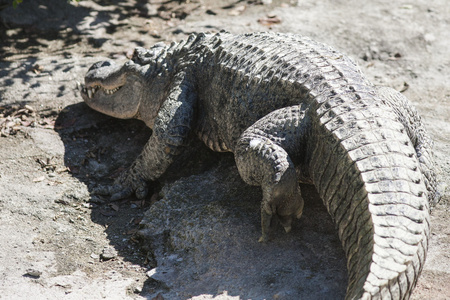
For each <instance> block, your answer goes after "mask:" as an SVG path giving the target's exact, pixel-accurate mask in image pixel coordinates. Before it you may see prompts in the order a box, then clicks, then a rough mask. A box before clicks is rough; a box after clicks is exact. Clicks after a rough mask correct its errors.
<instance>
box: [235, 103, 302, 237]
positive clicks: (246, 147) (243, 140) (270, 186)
mask: <svg viewBox="0 0 450 300" xmlns="http://www.w3.org/2000/svg"><path fill="white" fill-rule="evenodd" d="M304 117H305V109H304V108H302V107H301V106H292V107H286V108H282V109H279V110H276V111H274V112H272V113H270V114H268V115H267V116H265V117H263V118H262V119H260V120H258V121H257V122H256V123H254V124H253V125H252V126H250V127H249V128H248V129H247V130H245V131H244V133H243V134H242V135H241V137H240V139H239V140H238V143H237V145H236V148H235V151H234V154H235V160H236V165H237V167H238V170H239V173H240V175H241V177H242V179H243V180H244V181H245V182H246V183H248V184H250V185H259V186H261V189H262V192H263V199H262V203H261V227H262V228H261V229H262V236H261V238H260V239H259V241H260V242H265V241H267V240H268V232H269V228H270V223H271V219H272V217H273V215H274V214H276V215H277V216H278V219H279V220H280V223H281V224H282V225H283V227H284V229H285V230H286V232H289V231H290V230H291V223H292V220H293V219H294V218H300V217H301V215H302V212H303V198H302V196H301V192H300V187H299V184H298V179H297V172H296V168H295V166H294V163H293V160H292V158H291V156H292V157H294V158H298V157H299V156H301V153H302V151H301V149H302V148H304V147H303V145H304V143H303V140H304V137H305V136H306V134H305V132H306V131H307V127H308V126H307V125H306V122H305V118H304Z"/></svg>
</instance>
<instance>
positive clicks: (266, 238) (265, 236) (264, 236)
mask: <svg viewBox="0 0 450 300" xmlns="http://www.w3.org/2000/svg"><path fill="white" fill-rule="evenodd" d="M268 240H269V238H268V237H267V235H266V234H264V235H262V236H261V237H260V238H259V240H258V242H260V243H266V242H267V241H268Z"/></svg>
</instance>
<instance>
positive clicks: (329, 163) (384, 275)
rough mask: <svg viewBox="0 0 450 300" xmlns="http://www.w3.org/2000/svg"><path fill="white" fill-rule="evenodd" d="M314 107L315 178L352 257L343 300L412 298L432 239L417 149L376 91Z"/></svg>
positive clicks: (312, 165)
mask: <svg viewBox="0 0 450 300" xmlns="http://www.w3.org/2000/svg"><path fill="white" fill-rule="evenodd" d="M361 94H363V95H364V97H360V95H361ZM316 101H317V102H315V104H314V105H315V106H316V107H315V109H314V110H313V111H314V113H313V116H312V118H313V132H314V134H313V135H314V136H313V137H312V139H314V141H313V143H312V145H313V146H312V149H310V150H309V153H311V160H310V173H311V177H312V179H313V182H314V184H315V185H316V188H317V190H318V192H319V194H320V196H321V198H322V199H323V201H324V203H325V205H326V207H327V209H328V211H329V213H330V215H331V217H332V218H333V220H334V222H335V224H336V226H337V228H338V233H339V237H340V239H341V242H342V245H343V247H344V250H345V252H346V255H347V268H348V272H349V282H348V288H347V296H346V299H407V298H409V295H410V293H411V291H412V289H413V288H414V286H415V284H416V281H417V278H418V276H419V274H420V272H421V270H422V267H423V263H424V261H425V256H426V250H427V242H428V235H429V206H428V200H427V195H426V191H427V190H426V187H425V184H424V178H423V175H422V173H421V172H420V168H419V163H418V160H417V156H416V152H415V150H414V147H413V145H411V141H410V140H409V138H408V135H407V134H406V133H405V129H404V128H403V125H402V124H400V123H398V122H397V121H396V119H397V118H396V115H395V114H394V112H393V111H392V110H391V109H390V108H389V107H386V106H384V105H383V104H382V102H381V101H379V100H378V99H377V98H376V93H374V92H373V93H360V94H358V93H357V92H355V93H350V94H346V95H340V96H336V97H332V98H330V97H324V98H321V97H317V98H316Z"/></svg>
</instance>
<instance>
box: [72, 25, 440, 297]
mask: <svg viewBox="0 0 450 300" xmlns="http://www.w3.org/2000/svg"><path fill="white" fill-rule="evenodd" d="M81 94H82V97H83V99H84V101H85V103H86V104H87V105H88V106H90V107H91V108H93V109H94V110H97V111H99V112H102V113H104V114H107V115H110V116H113V117H116V118H123V119H127V118H136V119H139V120H142V121H144V122H145V124H146V125H147V126H148V127H150V128H151V129H152V135H151V137H150V138H149V140H148V142H147V144H146V145H145V146H144V149H143V150H142V152H141V154H140V155H139V156H138V157H137V159H136V160H135V161H134V162H133V163H132V164H131V166H130V167H129V169H127V170H126V171H125V172H124V173H123V174H122V175H121V176H119V178H118V179H117V180H116V182H115V183H114V184H113V185H112V186H110V187H109V189H108V193H109V194H110V195H111V199H112V200H117V199H122V198H126V197H129V196H131V195H135V196H136V197H137V198H144V197H146V196H147V193H148V186H147V184H148V182H149V181H153V180H156V179H158V178H159V177H160V176H161V175H162V174H163V173H164V172H165V171H166V169H167V168H168V166H169V165H170V164H171V163H172V162H173V160H174V158H175V157H176V156H177V155H179V154H180V153H181V152H182V151H184V150H187V149H185V148H187V147H186V143H187V141H188V139H189V138H192V136H198V138H199V139H200V140H201V141H203V142H204V143H205V144H206V145H207V146H208V147H209V148H210V149H212V150H214V151H219V152H232V153H233V154H234V157H235V162H236V165H237V168H238V171H239V174H240V176H241V177H242V179H243V180H244V181H245V182H246V183H248V184H250V185H256V186H260V187H261V189H262V202H261V227H262V236H261V238H260V241H261V242H265V241H267V240H268V239H269V229H270V223H271V219H272V217H273V216H274V215H277V217H278V220H279V221H280V223H281V224H282V226H283V227H284V228H285V230H286V231H287V232H289V231H290V230H291V224H292V221H293V220H294V219H296V218H300V217H301V215H302V213H303V199H302V195H301V190H300V185H299V182H303V183H307V184H313V185H314V186H315V188H316V190H317V191H318V194H319V195H320V197H321V199H322V200H323V203H324V204H325V206H326V208H327V210H328V212H329V214H330V215H331V217H332V219H333V221H334V223H335V224H336V228H337V231H338V235H339V238H340V240H341V242H342V245H343V248H344V250H345V253H346V257H347V269H348V274H349V275H348V286H347V292H346V299H407V298H409V296H410V295H411V292H412V290H413V289H414V287H415V285H416V282H417V279H418V276H419V275H420V273H421V271H422V268H423V265H424V262H425V257H426V252H427V245H428V239H429V235H430V222H429V221H430V219H429V213H430V207H431V205H432V204H433V203H435V202H437V201H438V199H439V192H438V191H437V181H436V169H435V164H434V159H433V154H432V140H431V139H430V137H429V136H428V134H427V133H426V131H425V128H424V125H423V123H422V121H421V118H420V116H419V115H418V113H417V111H416V110H415V108H414V107H413V106H412V105H411V104H410V102H409V101H408V99H407V98H406V97H405V96H403V95H402V94H401V93H399V92H397V91H396V90H394V89H392V88H388V87H378V86H375V85H373V84H372V83H370V82H369V81H368V80H367V79H366V77H365V76H364V75H363V74H362V72H361V70H360V69H359V67H358V66H357V65H356V64H355V63H354V61H353V60H351V59H350V58H349V57H347V56H345V55H344V54H342V53H341V52H339V51H337V50H335V49H333V48H331V47H330V46H327V45H325V44H322V43H319V42H316V41H313V40H312V39H310V38H308V37H304V36H301V35H295V34H282V33H247V34H242V35H234V34H231V33H227V32H220V33H216V34H210V33H198V34H192V35H190V36H189V37H188V38H187V39H186V40H182V41H180V42H172V43H171V44H165V43H161V42H160V43H157V44H155V45H154V46H153V47H151V48H150V49H144V48H136V49H135V51H134V54H133V57H132V58H131V59H130V60H129V61H127V62H126V63H124V64H123V65H119V64H116V63H114V62H113V61H110V60H107V61H101V62H98V63H95V64H94V65H93V66H92V67H91V68H90V69H89V70H88V72H87V74H86V76H85V85H84V87H83V89H82V92H81ZM191 133H193V134H194V135H191Z"/></svg>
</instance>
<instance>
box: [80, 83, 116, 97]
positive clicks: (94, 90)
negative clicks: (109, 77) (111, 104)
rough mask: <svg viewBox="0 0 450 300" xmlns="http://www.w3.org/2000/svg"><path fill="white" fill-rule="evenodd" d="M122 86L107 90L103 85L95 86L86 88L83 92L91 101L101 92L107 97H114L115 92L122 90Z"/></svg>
mask: <svg viewBox="0 0 450 300" xmlns="http://www.w3.org/2000/svg"><path fill="white" fill-rule="evenodd" d="M120 88H121V86H119V87H116V88H113V89H107V88H105V87H102V86H101V85H94V86H90V87H84V88H83V90H82V92H83V93H84V94H85V95H87V97H88V98H89V99H92V98H94V95H95V94H96V93H97V92H99V91H102V92H103V93H104V94H105V95H112V94H114V93H115V92H117V91H118V90H120Z"/></svg>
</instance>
